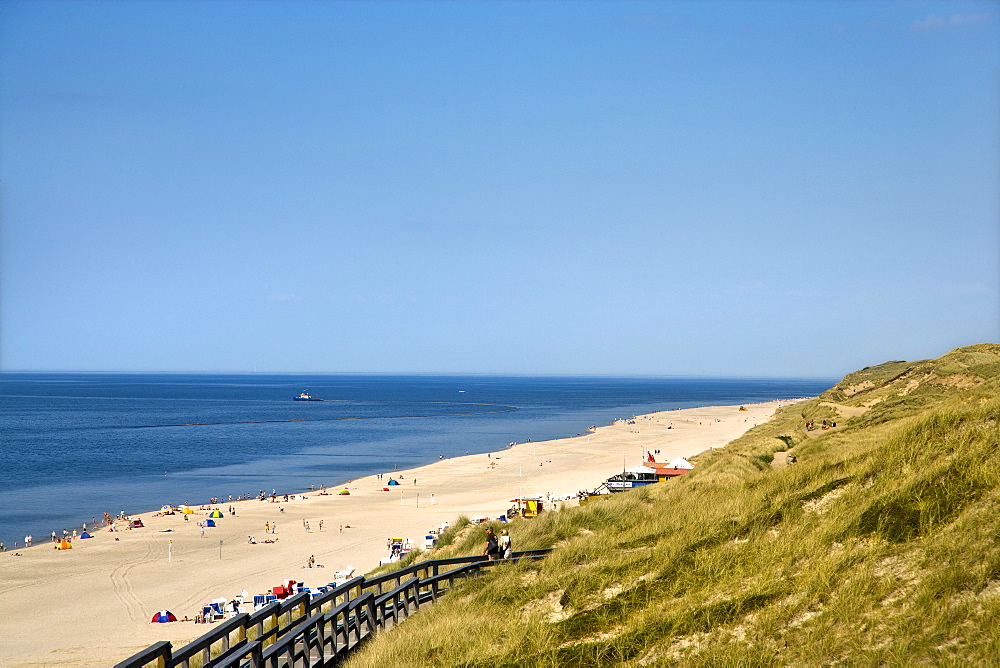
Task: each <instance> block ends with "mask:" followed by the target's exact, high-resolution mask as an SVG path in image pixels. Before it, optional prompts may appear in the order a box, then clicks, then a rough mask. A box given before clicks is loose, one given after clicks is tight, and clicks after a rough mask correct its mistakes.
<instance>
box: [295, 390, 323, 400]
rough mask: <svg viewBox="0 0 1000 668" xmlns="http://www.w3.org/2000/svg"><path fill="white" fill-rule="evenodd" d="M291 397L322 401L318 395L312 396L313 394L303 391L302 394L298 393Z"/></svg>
mask: <svg viewBox="0 0 1000 668" xmlns="http://www.w3.org/2000/svg"><path fill="white" fill-rule="evenodd" d="M292 398H293V399H294V400H295V401H323V400H322V399H320V398H319V397H314V396H313V395H311V394H309V393H308V392H303V393H302V394H300V395H299V396H297V397H292Z"/></svg>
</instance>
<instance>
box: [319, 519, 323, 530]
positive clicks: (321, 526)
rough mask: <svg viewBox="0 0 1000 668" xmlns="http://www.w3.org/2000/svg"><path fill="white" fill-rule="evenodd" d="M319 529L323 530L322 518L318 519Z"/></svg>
mask: <svg viewBox="0 0 1000 668" xmlns="http://www.w3.org/2000/svg"><path fill="white" fill-rule="evenodd" d="M319 530H320V531H322V530H323V520H320V521H319Z"/></svg>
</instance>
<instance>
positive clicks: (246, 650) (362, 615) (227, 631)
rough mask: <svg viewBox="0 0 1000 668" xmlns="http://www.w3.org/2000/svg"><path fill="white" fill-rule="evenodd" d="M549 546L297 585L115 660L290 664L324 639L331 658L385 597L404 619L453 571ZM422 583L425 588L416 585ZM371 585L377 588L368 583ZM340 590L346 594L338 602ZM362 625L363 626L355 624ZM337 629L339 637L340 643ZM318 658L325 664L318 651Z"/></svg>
mask: <svg viewBox="0 0 1000 668" xmlns="http://www.w3.org/2000/svg"><path fill="white" fill-rule="evenodd" d="M551 551H552V549H551V548H546V549H541V550H523V551H520V552H515V553H513V555H511V558H510V559H501V560H495V561H490V560H488V559H487V558H486V557H485V556H481V555H477V556H472V557H452V558H449V559H435V560H431V561H424V562H420V563H417V564H410V565H409V566H406V567H405V568H401V569H399V570H398V571H393V572H392V573H386V574H384V575H378V576H375V577H373V578H371V579H370V580H369V579H366V578H365V577H364V576H358V577H356V578H353V579H351V580H348V581H347V582H344V583H343V584H340V585H337V586H336V587H334V588H333V589H331V590H330V591H327V592H325V593H322V594H318V595H316V596H315V597H314V596H312V595H311V594H310V593H309V592H302V593H299V594H295V595H294V596H291V597H289V598H287V599H285V600H283V601H274V602H272V603H269V604H268V605H267V606H265V607H263V608H261V609H260V610H257V611H255V612H253V613H250V614H248V613H240V614H238V615H236V616H235V617H232V618H231V619H228V620H226V621H224V622H222V623H221V624H219V625H218V626H217V627H215V628H214V629H212V630H211V631H209V632H208V633H206V634H205V635H203V636H201V637H200V638H198V639H196V640H193V641H192V642H190V643H188V644H187V645H185V646H184V647H182V648H180V649H179V650H177V651H176V652H174V651H173V650H172V646H171V644H170V643H169V642H167V641H160V642H158V643H155V644H153V645H150V646H149V647H147V648H146V649H144V650H142V651H140V652H137V653H136V654H133V655H132V656H131V657H129V658H128V659H126V660H124V661H122V662H120V663H118V664H116V665H115V668H142V667H143V666H147V665H149V664H153V665H155V666H156V668H186V667H187V666H188V665H189V663H190V661H191V659H192V658H193V657H194V656H195V655H197V654H199V653H201V655H202V665H203V666H205V668H224V667H227V666H239V665H241V664H242V663H245V662H249V663H250V665H252V666H263V665H266V663H267V662H268V661H271V662H272V663H274V664H275V665H277V663H278V658H279V657H281V656H284V655H289V661H290V664H289V665H291V664H296V658H299V659H304V657H303V656H300V655H301V654H302V653H303V652H305V654H306V655H308V654H309V652H310V651H311V649H315V650H316V652H317V653H318V654H319V655H320V656H321V657H326V655H327V645H329V644H331V641H332V648H331V652H330V661H331V662H332V661H333V660H334V659H335V658H336V657H338V656H341V655H342V654H344V653H346V652H350V651H353V649H354V648H355V647H357V645H358V644H359V643H360V641H361V639H362V638H364V637H365V636H367V635H369V634H371V633H374V632H375V631H376V630H377V629H382V628H385V623H386V617H387V616H388V615H387V613H386V610H385V607H386V603H388V602H389V601H392V613H391V616H392V621H393V624H396V623H398V622H399V621H400V618H399V613H400V611H402V613H403V619H405V618H406V617H408V616H409V615H410V614H412V613H411V611H410V606H411V604H412V606H413V608H414V610H413V612H416V611H417V610H419V608H420V604H421V603H423V602H427V601H435V600H437V597H438V596H439V595H440V594H441V593H443V592H445V591H447V590H448V589H451V588H452V587H454V585H455V580H456V579H459V578H467V577H470V576H474V575H478V574H479V573H480V572H481V571H482V569H483V568H485V567H489V566H495V565H497V564H502V563H511V562H518V561H522V560H526V559H540V558H542V557H544V556H546V555H548V554H549V553H550V552H551ZM447 566H457V568H452V569H451V570H448V571H445V572H443V573H442V572H441V568H442V567H447ZM417 572H421V573H423V574H424V577H419V576H416V575H413V574H414V573H417ZM428 574H431V575H428ZM408 575H409V576H411V577H410V578H409V579H408V580H406V581H405V582H403V581H402V580H403V578H404V577H406V576H408ZM393 580H395V582H396V586H395V587H393V588H392V589H391V590H390V591H388V592H385V593H383V592H382V585H383V584H385V583H386V582H390V581H393ZM445 582H447V583H448V585H447V587H445V588H442V587H441V584H442V583H445ZM425 588H426V589H429V591H425V592H421V589H425ZM372 589H374V590H376V591H371V590H372ZM354 590H357V591H358V595H357V596H354V597H349V596H350V593H351V592H352V591H354ZM376 592H377V593H376ZM341 596H344V597H345V600H344V601H343V602H341V603H337V599H338V598H339V597H341ZM328 603H331V604H332V605H333V607H332V608H331V609H330V610H329V611H328V612H326V613H324V612H322V607H323V606H324V605H326V604H328ZM401 604H402V607H400V606H401ZM268 619H273V620H274V627H273V628H271V629H268V630H267V631H265V630H264V628H263V627H264V622H265V621H266V620H268ZM362 625H364V626H365V627H366V629H367V632H366V633H364V634H362V631H361V627H362ZM251 628H255V629H256V634H255V637H254V638H253V639H251V638H250V637H249V633H248V632H249V630H250V629H251ZM352 629H353V630H354V631H355V642H354V644H351V640H350V637H351V630H352ZM233 632H238V633H239V636H238V638H237V640H236V641H235V642H232V643H231V642H230V635H231V634H232V633H233ZM341 637H343V640H344V644H343V647H341V643H340V639H341ZM272 638H273V641H272V642H271V644H270V645H268V646H267V647H266V648H265V647H264V642H265V641H267V640H269V639H272ZM328 639H330V641H328ZM216 643H221V645H222V647H221V648H220V649H221V653H220V654H218V655H217V656H216V657H215V658H214V659H213V658H212V657H211V652H212V649H213V645H215V644H216ZM296 665H297V664H296ZM321 665H327V661H326V659H325V658H324V659H323V661H322V662H321Z"/></svg>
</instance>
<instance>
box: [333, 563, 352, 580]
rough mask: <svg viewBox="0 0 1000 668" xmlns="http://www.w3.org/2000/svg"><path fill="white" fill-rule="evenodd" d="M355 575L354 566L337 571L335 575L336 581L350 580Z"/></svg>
mask: <svg viewBox="0 0 1000 668" xmlns="http://www.w3.org/2000/svg"><path fill="white" fill-rule="evenodd" d="M352 575H354V566H347V567H346V568H344V570H342V571H337V572H336V573H334V574H333V577H334V579H335V580H348V579H350V577H351V576H352Z"/></svg>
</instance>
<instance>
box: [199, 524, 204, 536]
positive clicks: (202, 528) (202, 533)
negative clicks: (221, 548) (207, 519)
mask: <svg viewBox="0 0 1000 668" xmlns="http://www.w3.org/2000/svg"><path fill="white" fill-rule="evenodd" d="M198 525H199V526H198V530H199V531H200V532H201V537H202V538H204V537H205V527H203V526H201V522H198Z"/></svg>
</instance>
